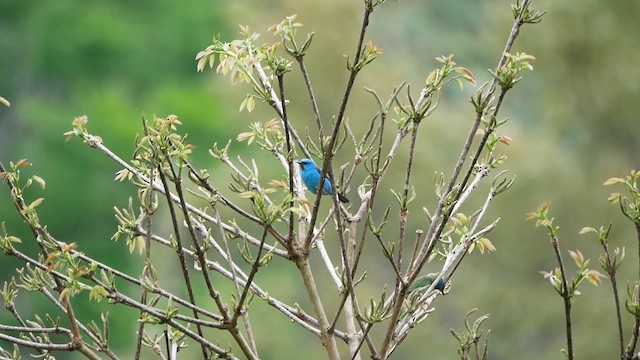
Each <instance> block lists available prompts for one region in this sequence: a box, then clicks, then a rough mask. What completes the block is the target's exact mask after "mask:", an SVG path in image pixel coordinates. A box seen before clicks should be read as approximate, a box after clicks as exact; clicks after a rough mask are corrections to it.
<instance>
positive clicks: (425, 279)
mask: <svg viewBox="0 0 640 360" xmlns="http://www.w3.org/2000/svg"><path fill="white" fill-rule="evenodd" d="M437 277H438V274H429V275H423V276H420V277H419V278H417V279H416V280H415V281H414V282H413V284H412V285H411V286H410V287H409V289H408V290H407V292H408V293H412V292H414V291H416V290H418V289H423V290H426V289H427V288H428V287H429V286H431V284H433V281H434V280H435V279H436V278H437ZM445 287H446V284H445V282H444V280H442V279H439V280H438V282H437V283H436V285H435V286H434V287H433V289H434V290H438V291H440V293H442V294H444V289H445Z"/></svg>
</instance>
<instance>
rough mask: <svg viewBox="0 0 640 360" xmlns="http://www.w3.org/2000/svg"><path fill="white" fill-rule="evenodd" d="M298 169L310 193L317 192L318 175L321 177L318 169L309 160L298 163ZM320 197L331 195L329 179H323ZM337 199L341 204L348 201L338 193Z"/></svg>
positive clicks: (331, 189)
mask: <svg viewBox="0 0 640 360" xmlns="http://www.w3.org/2000/svg"><path fill="white" fill-rule="evenodd" d="M298 164H300V168H301V169H302V181H303V182H304V184H305V185H306V186H307V188H308V189H309V191H311V192H312V193H314V194H315V193H317V192H318V184H319V183H320V175H322V173H321V170H320V168H318V166H317V165H316V163H314V162H313V160H311V159H302V160H300V161H298ZM322 195H333V186H331V182H329V178H328V177H325V178H324V186H323V188H322ZM338 199H340V201H341V202H343V203H348V202H349V199H347V198H346V197H344V195H342V194H340V193H338Z"/></svg>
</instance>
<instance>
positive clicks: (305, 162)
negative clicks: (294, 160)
mask: <svg viewBox="0 0 640 360" xmlns="http://www.w3.org/2000/svg"><path fill="white" fill-rule="evenodd" d="M298 164H300V167H301V168H302V171H304V170H305V169H313V168H316V167H317V166H316V163H314V162H313V160H311V159H301V160H300V161H298Z"/></svg>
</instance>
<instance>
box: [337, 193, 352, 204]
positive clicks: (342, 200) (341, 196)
mask: <svg viewBox="0 0 640 360" xmlns="http://www.w3.org/2000/svg"><path fill="white" fill-rule="evenodd" d="M338 199H340V201H341V202H343V203H348V202H349V199H347V198H346V197H345V196H344V195H342V194H340V193H338Z"/></svg>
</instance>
